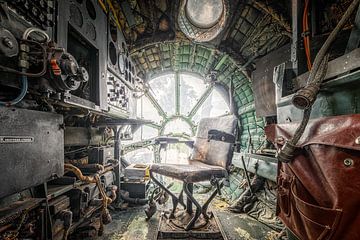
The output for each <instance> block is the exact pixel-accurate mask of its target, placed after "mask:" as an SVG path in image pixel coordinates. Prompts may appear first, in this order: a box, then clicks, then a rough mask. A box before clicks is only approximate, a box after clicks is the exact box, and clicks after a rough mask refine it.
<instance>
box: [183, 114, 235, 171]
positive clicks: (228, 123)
mask: <svg viewBox="0 0 360 240" xmlns="http://www.w3.org/2000/svg"><path fill="white" fill-rule="evenodd" d="M237 123H238V120H237V118H236V117H235V116H234V115H226V116H222V117H213V118H203V119H201V120H200V123H199V126H198V129H197V133H196V139H195V143H194V149H193V152H192V155H191V158H190V160H198V161H201V162H203V163H206V164H209V165H214V166H220V167H223V168H225V169H228V167H229V165H230V164H231V160H232V157H233V151H234V148H233V147H234V144H233V143H228V142H223V141H216V140H210V141H208V134H209V131H210V130H218V131H221V132H225V133H228V134H233V135H235V132H236V127H237Z"/></svg>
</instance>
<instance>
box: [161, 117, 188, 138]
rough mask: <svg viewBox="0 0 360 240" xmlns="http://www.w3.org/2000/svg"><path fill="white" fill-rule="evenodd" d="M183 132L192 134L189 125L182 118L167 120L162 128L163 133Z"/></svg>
mask: <svg viewBox="0 0 360 240" xmlns="http://www.w3.org/2000/svg"><path fill="white" fill-rule="evenodd" d="M182 133H185V134H187V135H189V136H192V132H191V127H190V125H189V124H188V123H187V122H186V121H185V120H183V119H181V118H177V119H175V120H172V121H170V122H168V123H167V124H166V125H165V128H164V135H168V134H182Z"/></svg>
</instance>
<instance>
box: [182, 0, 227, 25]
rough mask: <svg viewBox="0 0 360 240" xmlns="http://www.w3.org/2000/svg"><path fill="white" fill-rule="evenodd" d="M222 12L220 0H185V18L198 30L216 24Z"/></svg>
mask: <svg viewBox="0 0 360 240" xmlns="http://www.w3.org/2000/svg"><path fill="white" fill-rule="evenodd" d="M223 11H224V4H223V1H222V0H187V2H186V16H187V18H188V19H189V20H190V22H191V23H192V24H194V25H195V26H196V27H199V28H211V27H213V26H214V25H215V24H217V23H218V21H219V20H220V18H221V16H222V14H223Z"/></svg>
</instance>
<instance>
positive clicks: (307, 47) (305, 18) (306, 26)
mask: <svg viewBox="0 0 360 240" xmlns="http://www.w3.org/2000/svg"><path fill="white" fill-rule="evenodd" d="M309 2H310V0H305V6H304V13H303V21H302V27H303V38H304V47H305V55H306V63H307V68H308V70H309V71H310V70H311V68H312V63H311V48H310V32H309V14H308V13H309Z"/></svg>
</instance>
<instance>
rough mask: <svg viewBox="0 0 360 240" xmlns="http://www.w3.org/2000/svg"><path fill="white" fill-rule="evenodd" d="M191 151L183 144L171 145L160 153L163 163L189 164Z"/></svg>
mask: <svg viewBox="0 0 360 240" xmlns="http://www.w3.org/2000/svg"><path fill="white" fill-rule="evenodd" d="M190 153H191V149H190V148H189V147H188V146H187V145H186V144H183V143H177V144H169V145H168V146H167V148H166V149H163V150H161V152H160V161H161V162H162V163H172V164H187V163H188V159H189V156H190Z"/></svg>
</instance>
